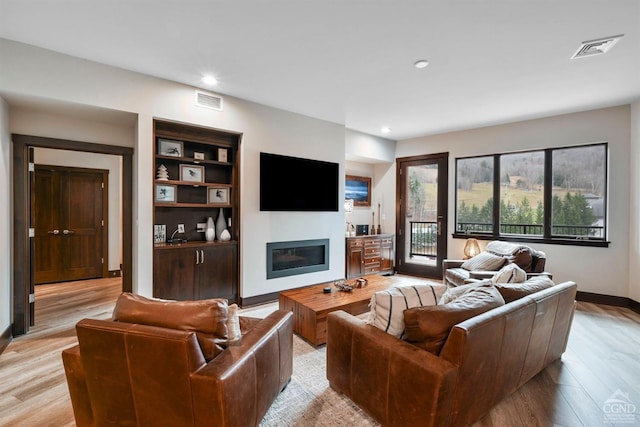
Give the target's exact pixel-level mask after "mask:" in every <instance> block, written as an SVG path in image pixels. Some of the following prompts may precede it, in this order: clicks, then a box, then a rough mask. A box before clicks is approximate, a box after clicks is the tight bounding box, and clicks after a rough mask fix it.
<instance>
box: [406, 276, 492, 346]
mask: <svg viewBox="0 0 640 427" xmlns="http://www.w3.org/2000/svg"><path fill="white" fill-rule="evenodd" d="M504 303H505V302H504V298H502V295H500V292H498V290H497V289H496V288H495V287H494V286H492V285H482V286H475V287H470V288H469V290H468V291H467V292H465V293H463V294H462V295H461V296H459V297H458V298H456V299H454V300H453V301H451V302H449V303H447V304H442V305H436V306H430V307H416V308H410V309H408V310H405V311H404V323H405V340H406V341H407V342H410V343H412V344H414V345H416V346H418V347H420V348H423V349H425V350H427V351H428V352H430V353H433V354H435V355H436V356H437V355H439V354H440V350H442V346H443V345H444V343H445V341H446V340H447V337H448V336H449V332H450V331H451V328H453V326H455V325H457V324H458V323H460V322H462V321H464V320H467V319H470V318H472V317H475V316H477V315H478V314H481V313H484V312H486V311H489V310H491V309H494V308H496V307H500V306H502V305H504Z"/></svg>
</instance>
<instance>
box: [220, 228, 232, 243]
mask: <svg viewBox="0 0 640 427" xmlns="http://www.w3.org/2000/svg"><path fill="white" fill-rule="evenodd" d="M220 240H221V241H223V242H228V241H229V240H231V233H229V230H227V229H224V230H222V233H220Z"/></svg>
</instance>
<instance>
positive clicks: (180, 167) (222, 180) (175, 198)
mask: <svg viewBox="0 0 640 427" xmlns="http://www.w3.org/2000/svg"><path fill="white" fill-rule="evenodd" d="M240 139H241V135H240V134H236V133H231V132H225V131H221V130H218V129H211V128H204V127H200V126H193V125H188V124H182V123H175V122H166V121H161V120H155V121H154V158H155V168H154V177H153V182H154V196H153V197H154V200H153V204H154V259H153V264H154V277H153V281H154V285H153V295H154V296H155V297H157V298H165V299H178V300H187V299H205V298H227V299H228V300H229V302H230V303H231V302H237V300H238V289H239V277H240V274H239V266H238V259H239V253H240V252H239V241H240V212H239V209H238V206H239V200H240V173H239V170H240V165H239V156H238V149H239V144H240ZM221 214H222V215H223V216H224V221H223V223H224V226H225V228H226V230H227V231H228V232H229V235H228V236H227V237H229V239H228V240H224V241H221V240H215V241H206V239H205V233H204V229H203V226H204V225H205V224H206V222H207V219H208V218H209V217H211V218H212V219H213V221H214V223H216V227H219V226H220V222H219V221H217V219H218V217H219V216H220V215H221ZM180 224H182V225H184V232H180V231H178V226H179V225H180ZM216 234H219V233H216Z"/></svg>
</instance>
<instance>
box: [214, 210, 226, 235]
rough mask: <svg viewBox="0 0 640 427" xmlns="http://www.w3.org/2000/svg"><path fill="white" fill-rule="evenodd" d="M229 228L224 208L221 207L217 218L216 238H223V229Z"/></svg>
mask: <svg viewBox="0 0 640 427" xmlns="http://www.w3.org/2000/svg"><path fill="white" fill-rule="evenodd" d="M226 229H227V220H226V219H225V218H224V209H222V208H220V213H219V214H218V219H217V220H216V239H218V240H221V239H220V237H221V236H222V231H223V230H226Z"/></svg>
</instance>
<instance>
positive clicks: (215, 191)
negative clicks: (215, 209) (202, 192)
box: [207, 187, 229, 205]
mask: <svg viewBox="0 0 640 427" xmlns="http://www.w3.org/2000/svg"><path fill="white" fill-rule="evenodd" d="M207 201H208V203H210V204H215V205H228V204H229V189H228V188H226V187H209V194H208V198H207Z"/></svg>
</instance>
